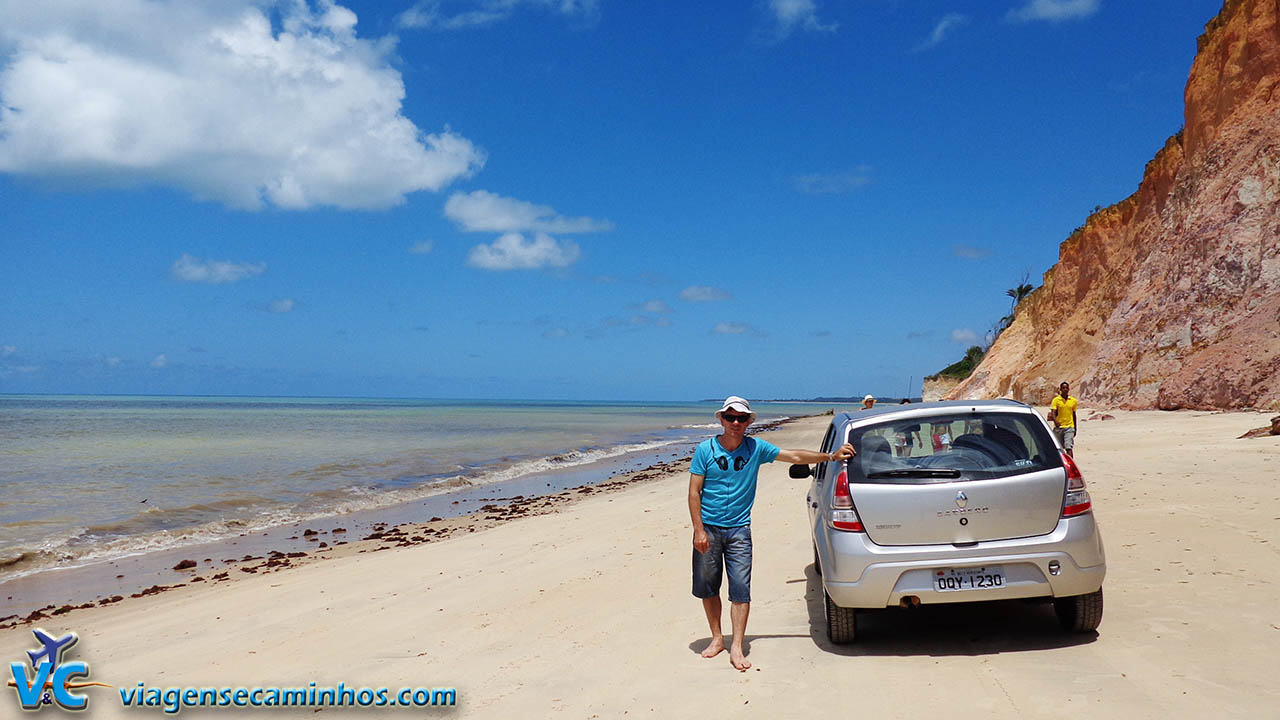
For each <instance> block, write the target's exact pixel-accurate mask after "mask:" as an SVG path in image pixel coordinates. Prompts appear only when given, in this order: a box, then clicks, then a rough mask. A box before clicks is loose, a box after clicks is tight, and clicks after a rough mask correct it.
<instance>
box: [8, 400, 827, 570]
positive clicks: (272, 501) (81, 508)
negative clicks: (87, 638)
mask: <svg viewBox="0 0 1280 720" xmlns="http://www.w3.org/2000/svg"><path fill="white" fill-rule="evenodd" d="M717 408H718V405H717V404H713V403H652V404H644V403H581V402H500V401H450V400H385V399H351V398H239V397H152V396H146V397H120V396H30V395H0V581H3V580H4V579H6V578H11V577H15V576H17V575H22V574H27V573H30V572H34V571H37V570H41V569H45V568H49V567H67V566H73V565H77V564H83V563H85V562H90V561H93V560H98V559H105V558H110V557H118V556H121V555H127V554H134V553H138V552H145V551H147V550H151V549H162V548H167V547H174V546H177V545H182V544H186V543H195V542H202V541H206V540H210V539H215V538H218V537H225V536H229V535H234V534H238V533H242V532H246V531H248V530H253V529H259V528H265V527H271V526H275V525H282V524H285V523H290V522H296V521H299V520H306V519H310V518H315V517H323V516H331V515H337V514H342V513H345V512H353V511H357V510H363V509H369V508H376V507H385V506H389V505H393V504H397V503H404V502H408V501H411V500H414V499H416V498H421V497H425V496H427V495H432V494H438V493H443V492H449V491H450V490H451V489H456V488H459V487H473V486H475V485H484V484H491V483H497V482H502V481H504V480H511V479H515V478H519V477H521V476H526V475H529V474H533V473H538V472H547V471H557V470H561V469H563V470H566V471H567V470H568V469H569V468H573V469H574V470H576V471H581V470H583V469H584V468H590V467H591V465H592V464H598V463H602V462H604V461H607V460H609V459H611V458H617V457H620V456H624V455H628V454H643V453H645V452H653V451H656V450H658V449H661V448H669V447H670V446H676V445H683V446H687V445H688V444H689V443H691V442H693V441H694V440H697V439H699V438H702V437H706V436H708V435H710V434H711V433H713V432H714V431H715V429H716V428H718V425H716V424H715V420H714V417H712V415H713V413H714V411H715V410H716V409H717ZM756 409H757V412H758V414H759V420H760V421H768V420H773V419H779V418H782V417H787V416H794V415H802V414H807V413H810V412H813V411H814V408H813V407H812V406H804V405H792V404H768V403H762V404H758V405H757V408H756ZM600 479H604V478H603V477H601V478H600Z"/></svg>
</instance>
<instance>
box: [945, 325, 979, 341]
mask: <svg viewBox="0 0 1280 720" xmlns="http://www.w3.org/2000/svg"><path fill="white" fill-rule="evenodd" d="M951 342H954V343H960V344H961V345H976V344H977V343H978V333H976V332H974V331H972V330H970V329H969V328H956V329H955V330H952V331H951Z"/></svg>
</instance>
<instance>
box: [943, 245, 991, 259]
mask: <svg viewBox="0 0 1280 720" xmlns="http://www.w3.org/2000/svg"><path fill="white" fill-rule="evenodd" d="M951 253H952V254H953V255H955V256H956V257H959V258H964V259H965V260H981V259H982V258H985V257H987V256H988V255H990V254H991V251H990V250H988V249H986V248H980V247H974V246H972V245H963V244H957V245H953V246H952V247H951Z"/></svg>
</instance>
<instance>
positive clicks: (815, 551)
mask: <svg viewBox="0 0 1280 720" xmlns="http://www.w3.org/2000/svg"><path fill="white" fill-rule="evenodd" d="M813 571H814V572H816V573H818V577H822V563H821V562H819V561H818V545H817V544H816V543H815V544H814V546H813Z"/></svg>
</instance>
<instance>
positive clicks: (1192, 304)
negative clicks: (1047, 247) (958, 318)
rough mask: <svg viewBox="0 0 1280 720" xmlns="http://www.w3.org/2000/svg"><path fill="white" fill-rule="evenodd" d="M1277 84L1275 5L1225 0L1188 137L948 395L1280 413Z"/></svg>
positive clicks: (1170, 146)
mask: <svg viewBox="0 0 1280 720" xmlns="http://www.w3.org/2000/svg"><path fill="white" fill-rule="evenodd" d="M1278 85H1280V0H1227V2H1225V3H1224V5H1223V8H1222V11H1221V12H1220V13H1219V14H1218V16H1217V17H1216V18H1214V19H1213V20H1211V21H1210V22H1209V23H1208V24H1207V25H1206V26H1205V32H1204V34H1203V35H1202V36H1201V37H1200V38H1199V41H1198V52H1197V55H1196V59H1195V62H1194V63H1193V65H1192V68H1191V73H1190V76H1189V78H1188V80H1187V87H1186V92H1185V100H1186V109H1185V125H1184V129H1183V131H1182V132H1180V133H1178V134H1177V135H1175V136H1173V137H1171V138H1169V140H1168V141H1167V142H1166V143H1165V146H1164V147H1163V148H1162V149H1161V150H1160V151H1159V152H1158V153H1157V154H1156V156H1155V158H1154V159H1152V160H1151V162H1150V163H1148V164H1147V168H1146V172H1145V173H1144V176H1143V180H1142V183H1141V184H1140V185H1139V187H1138V190H1137V192H1135V193H1134V194H1133V195H1131V196H1130V197H1128V198H1126V199H1125V200H1122V201H1121V202H1118V203H1116V204H1115V205H1112V206H1111V207H1108V208H1104V209H1102V210H1099V211H1098V212H1096V213H1094V214H1093V215H1092V216H1090V217H1089V219H1088V220H1087V221H1086V222H1085V224H1084V226H1083V227H1082V228H1081V229H1079V230H1077V231H1076V232H1075V233H1073V234H1072V235H1071V236H1070V237H1069V238H1067V240H1066V241H1065V242H1063V243H1062V246H1061V249H1060V253H1059V259H1058V263H1057V264H1056V265H1055V266H1054V267H1053V268H1051V269H1050V270H1049V271H1048V272H1046V273H1045V275H1044V284H1043V286H1042V287H1041V288H1039V289H1038V290H1037V291H1036V292H1035V293H1033V294H1032V295H1031V296H1030V297H1029V298H1027V299H1026V300H1024V301H1023V303H1022V304H1021V306H1020V307H1019V309H1018V314H1017V318H1016V319H1015V320H1014V322H1013V324H1012V326H1011V327H1010V328H1009V329H1008V330H1006V331H1005V332H1004V333H1003V334H1002V335H1001V336H1000V338H999V339H998V340H997V341H996V343H995V344H994V345H993V346H992V348H991V350H990V351H989V352H988V354H987V357H986V358H985V359H984V361H983V362H982V364H981V365H979V367H978V368H977V369H976V370H975V371H974V373H973V375H972V376H970V378H969V379H968V380H966V381H965V382H964V383H961V384H960V385H959V386H957V387H956V388H955V389H953V390H952V391H951V392H950V393H948V397H950V398H979V397H993V396H1007V397H1013V398H1016V399H1020V400H1024V401H1027V402H1036V403H1043V402H1047V400H1048V398H1050V397H1051V396H1052V395H1053V392H1054V387H1056V385H1057V384H1058V383H1059V382H1060V381H1061V380H1064V379H1066V380H1069V381H1071V382H1072V383H1073V385H1075V388H1074V390H1073V393H1074V394H1077V395H1079V396H1081V397H1082V398H1087V400H1088V402H1089V403H1090V404H1094V405H1111V406H1117V407H1128V408H1162V409H1178V408H1199V409H1211V408H1249V407H1252V408H1264V409H1276V408H1280V92H1277V86H1278ZM1050 346H1052V347H1053V348H1054V349H1055V350H1054V352H1053V353H1046V352H1045V348H1046V347H1050Z"/></svg>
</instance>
